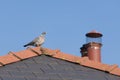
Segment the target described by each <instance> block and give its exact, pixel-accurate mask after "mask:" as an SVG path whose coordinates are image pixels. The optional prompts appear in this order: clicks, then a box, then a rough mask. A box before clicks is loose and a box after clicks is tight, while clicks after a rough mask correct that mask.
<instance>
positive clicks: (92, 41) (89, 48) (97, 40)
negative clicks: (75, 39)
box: [80, 30, 103, 62]
mask: <svg viewBox="0 0 120 80" xmlns="http://www.w3.org/2000/svg"><path fill="white" fill-rule="evenodd" d="M102 36H103V35H102V34H101V33H99V32H97V31H95V30H94V31H91V32H89V33H87V34H86V44H83V46H82V47H81V48H80V49H81V55H82V57H85V56H87V57H88V58H89V59H90V60H92V61H95V62H101V46H102V39H101V38H102Z"/></svg>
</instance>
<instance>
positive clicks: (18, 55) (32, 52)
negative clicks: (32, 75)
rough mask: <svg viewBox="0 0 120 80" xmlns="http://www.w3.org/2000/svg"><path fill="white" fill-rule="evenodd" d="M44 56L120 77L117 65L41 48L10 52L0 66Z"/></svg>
mask: <svg viewBox="0 0 120 80" xmlns="http://www.w3.org/2000/svg"><path fill="white" fill-rule="evenodd" d="M42 54H44V55H49V56H51V57H54V58H58V59H62V60H66V61H69V62H73V63H78V64H80V65H83V66H86V67H90V68H94V69H98V70H102V71H106V72H109V73H110V74H114V75H118V76H120V68H119V67H118V66H117V65H116V64H115V65H108V64H103V63H99V62H94V61H91V60H89V59H88V57H78V56H74V55H71V54H67V53H63V52H61V51H60V50H52V49H48V48H41V47H35V48H27V49H26V50H22V51H19V52H10V53H9V54H7V55H5V56H0V66H3V65H6V64H10V63H13V62H17V61H20V60H23V59H27V58H30V57H34V56H39V55H42Z"/></svg>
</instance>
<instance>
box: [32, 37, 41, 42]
mask: <svg viewBox="0 0 120 80" xmlns="http://www.w3.org/2000/svg"><path fill="white" fill-rule="evenodd" d="M38 40H39V37H36V38H35V39H34V40H33V41H31V42H34V43H35V42H37V41H38Z"/></svg>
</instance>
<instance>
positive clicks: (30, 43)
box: [24, 41, 35, 47]
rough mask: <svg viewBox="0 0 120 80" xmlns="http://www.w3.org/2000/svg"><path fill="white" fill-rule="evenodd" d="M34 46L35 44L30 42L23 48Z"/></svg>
mask: <svg viewBox="0 0 120 80" xmlns="http://www.w3.org/2000/svg"><path fill="white" fill-rule="evenodd" d="M34 44H35V43H34V42H33V41H32V42H30V43H28V44H25V45H24V47H27V46H30V45H32V46H34Z"/></svg>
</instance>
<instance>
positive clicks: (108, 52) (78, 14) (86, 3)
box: [0, 0, 120, 66]
mask: <svg viewBox="0 0 120 80" xmlns="http://www.w3.org/2000/svg"><path fill="white" fill-rule="evenodd" d="M119 4H120V0H1V1H0V37H1V38H0V55H1V56H2V55H5V54H7V53H8V52H9V51H13V52H17V51H20V50H24V49H25V48H24V47H23V45H24V44H26V43H27V42H29V41H31V40H32V39H34V38H35V37H37V36H39V35H40V34H41V32H43V31H46V32H47V35H46V41H45V44H44V45H43V47H46V48H51V49H60V50H61V51H62V52H65V53H69V54H73V55H77V56H80V52H79V51H80V50H79V48H80V47H81V46H82V44H84V43H85V42H86V38H85V34H86V33H87V32H89V31H91V30H97V31H99V32H101V33H103V35H104V36H103V47H102V53H101V54H102V62H103V63H106V64H118V65H119V66H120V61H119V60H120V58H119V57H120V47H119V45H120V37H119V35H120V5H119Z"/></svg>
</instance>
